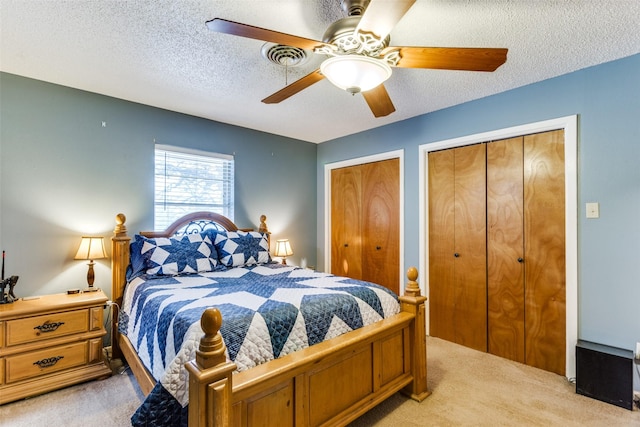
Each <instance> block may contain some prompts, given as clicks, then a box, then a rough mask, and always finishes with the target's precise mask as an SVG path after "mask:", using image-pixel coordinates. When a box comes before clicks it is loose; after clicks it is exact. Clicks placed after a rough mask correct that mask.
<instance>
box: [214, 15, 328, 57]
mask: <svg viewBox="0 0 640 427" xmlns="http://www.w3.org/2000/svg"><path fill="white" fill-rule="evenodd" d="M206 25H207V28H209V29H210V30H211V31H215V32H217V33H224V34H232V35H234V36H240V37H247V38H250V39H256V40H262V41H265V42H272V43H277V44H282V45H285V46H293V47H299V48H300V49H309V50H313V49H315V48H316V47H321V46H325V45H326V43H323V42H321V41H317V40H312V39H307V38H304V37H298V36H293V35H291V34H286V33H280V32H278V31H273V30H268V29H266V28H260V27H254V26H253V25H247V24H241V23H239V22H233V21H228V20H226V19H222V18H214V19H212V20H211V21H207V22H206Z"/></svg>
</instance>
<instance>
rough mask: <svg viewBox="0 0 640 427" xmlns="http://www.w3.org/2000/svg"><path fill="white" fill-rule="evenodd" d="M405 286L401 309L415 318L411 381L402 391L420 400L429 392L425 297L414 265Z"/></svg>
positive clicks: (413, 324) (401, 298) (411, 331)
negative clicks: (421, 293) (421, 292)
mask: <svg viewBox="0 0 640 427" xmlns="http://www.w3.org/2000/svg"><path fill="white" fill-rule="evenodd" d="M407 278H408V279H409V281H408V282H407V286H406V287H405V290H404V295H403V296H401V297H400V306H401V309H402V311H405V312H407V313H412V314H413V315H414V316H415V320H414V321H413V322H412V324H411V328H410V334H411V345H412V346H413V351H412V356H413V358H412V360H411V371H412V374H413V382H412V383H411V384H409V385H408V386H407V387H405V388H404V390H403V392H404V393H405V394H406V395H408V396H409V397H411V398H412V399H413V400H417V401H418V402H421V401H422V400H424V399H425V398H426V397H427V396H429V395H430V394H431V392H430V391H428V390H427V330H426V317H425V306H424V303H425V301H426V300H427V297H425V296H422V295H420V287H419V286H418V282H417V281H416V280H417V279H418V270H417V269H416V268H415V267H411V268H409V270H407Z"/></svg>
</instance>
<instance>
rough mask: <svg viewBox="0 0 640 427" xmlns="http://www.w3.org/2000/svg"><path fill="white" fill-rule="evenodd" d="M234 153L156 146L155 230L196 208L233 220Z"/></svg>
mask: <svg viewBox="0 0 640 427" xmlns="http://www.w3.org/2000/svg"><path fill="white" fill-rule="evenodd" d="M233 167H234V160H233V156H230V155H225V154H217V153H209V152H205V151H199V150H190V149H184V148H180V147H172V146H166V145H156V149H155V195H154V199H155V201H154V205H155V208H154V229H155V230H157V231H160V230H164V229H166V228H167V227H168V226H169V225H170V224H171V223H173V222H174V221H175V220H176V219H178V218H180V217H182V216H184V215H186V214H188V213H191V212H197V211H211V212H216V213H219V214H222V215H224V216H226V217H227V218H229V219H231V220H232V221H233V204H234V200H233V185H234V183H233Z"/></svg>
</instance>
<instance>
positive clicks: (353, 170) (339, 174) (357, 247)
mask: <svg viewBox="0 0 640 427" xmlns="http://www.w3.org/2000/svg"><path fill="white" fill-rule="evenodd" d="M361 171H362V169H361V168H360V167H359V166H355V167H354V166H352V167H346V168H340V169H333V170H332V171H331V272H332V273H333V274H336V275H339V276H347V277H351V278H354V279H362V245H361V244H362V239H361V234H362V224H361V211H362V207H361V197H360V194H361V192H362V188H361V181H362V179H361Z"/></svg>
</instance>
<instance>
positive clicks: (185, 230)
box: [111, 211, 270, 304]
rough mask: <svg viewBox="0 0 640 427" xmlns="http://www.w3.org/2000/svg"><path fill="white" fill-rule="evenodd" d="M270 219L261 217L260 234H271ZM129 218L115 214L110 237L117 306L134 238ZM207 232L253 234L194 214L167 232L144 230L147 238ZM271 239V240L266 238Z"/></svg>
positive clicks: (220, 217) (213, 216)
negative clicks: (129, 232)
mask: <svg viewBox="0 0 640 427" xmlns="http://www.w3.org/2000/svg"><path fill="white" fill-rule="evenodd" d="M266 220H267V217H266V216H265V215H261V216H260V227H259V228H258V231H259V232H261V233H266V234H267V236H269V235H270V233H269V230H268V229H267V224H266ZM125 222H126V217H125V215H124V214H121V213H119V214H118V215H116V226H115V228H114V230H113V237H112V238H111V253H112V256H111V279H112V280H111V299H112V300H113V301H115V302H116V303H118V304H120V303H121V302H122V295H123V294H124V286H125V284H126V273H127V266H128V265H129V244H130V243H131V237H130V236H129V235H127V226H126V225H125ZM207 229H217V230H226V231H238V230H241V231H252V230H253V229H252V228H238V226H236V225H235V224H234V223H233V221H231V220H230V219H229V218H227V217H225V216H223V215H220V214H217V213H215V212H207V211H202V212H194V213H190V214H188V215H185V216H183V217H182V218H180V219H178V220H176V221H175V222H174V223H173V224H171V225H170V226H169V227H167V229H166V230H164V231H141V232H140V233H139V234H141V235H142V236H145V237H171V236H175V235H183V234H190V233H199V232H202V231H204V230H207ZM267 238H268V237H267Z"/></svg>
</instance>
